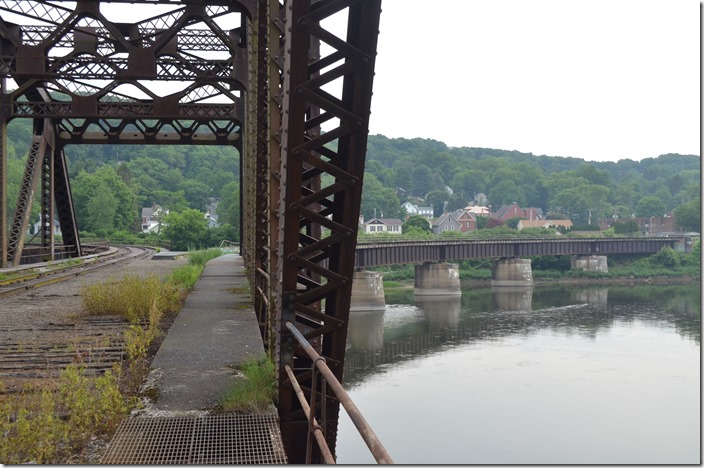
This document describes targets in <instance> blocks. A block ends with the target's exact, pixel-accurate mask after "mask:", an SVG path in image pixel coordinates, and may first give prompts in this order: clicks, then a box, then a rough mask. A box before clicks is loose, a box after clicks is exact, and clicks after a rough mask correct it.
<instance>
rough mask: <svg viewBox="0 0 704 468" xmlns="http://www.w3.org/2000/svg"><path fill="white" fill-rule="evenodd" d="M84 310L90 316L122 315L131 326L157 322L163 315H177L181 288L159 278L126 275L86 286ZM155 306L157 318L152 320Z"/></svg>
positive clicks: (83, 293)
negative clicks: (172, 313)
mask: <svg viewBox="0 0 704 468" xmlns="http://www.w3.org/2000/svg"><path fill="white" fill-rule="evenodd" d="M81 297H82V298H83V309H84V310H85V311H86V312H87V313H88V314H89V315H121V316H123V317H125V318H126V319H127V320H129V321H130V322H132V323H138V322H142V321H147V320H150V321H156V322H158V321H159V319H160V318H161V314H162V313H166V312H175V311H177V310H178V307H179V306H180V303H181V296H180V293H179V290H178V288H177V287H176V286H175V285H173V284H172V283H170V282H164V281H162V280H161V279H159V277H158V276H156V275H150V276H147V277H142V276H139V275H130V274H126V275H124V276H123V277H122V278H121V279H119V280H117V281H114V282H110V283H102V284H93V285H88V286H84V287H83V289H82V290H81ZM154 305H156V308H157V310H158V311H159V312H160V313H158V314H157V315H158V317H153V316H152V315H154V310H153V307H154Z"/></svg>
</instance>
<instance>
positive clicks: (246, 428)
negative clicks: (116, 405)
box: [102, 414, 286, 465]
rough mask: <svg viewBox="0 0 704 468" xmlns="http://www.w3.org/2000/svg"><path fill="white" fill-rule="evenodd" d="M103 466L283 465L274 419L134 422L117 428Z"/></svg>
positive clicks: (212, 417)
mask: <svg viewBox="0 0 704 468" xmlns="http://www.w3.org/2000/svg"><path fill="white" fill-rule="evenodd" d="M102 463H104V464H120V465H164V464H169V465H192V464H196V465H209V464H228V465H233V464H246V465H254V464H279V465H280V464H286V455H285V454H284V449H283V444H282V442H281V435H280V432H279V427H278V420H277V416H276V415H275V414H221V415H207V416H191V417H136V418H128V419H126V420H124V421H123V422H122V424H120V427H118V429H117V432H116V434H115V436H114V437H113V439H112V442H111V444H110V447H109V448H108V451H107V453H106V454H105V456H104V457H103V460H102Z"/></svg>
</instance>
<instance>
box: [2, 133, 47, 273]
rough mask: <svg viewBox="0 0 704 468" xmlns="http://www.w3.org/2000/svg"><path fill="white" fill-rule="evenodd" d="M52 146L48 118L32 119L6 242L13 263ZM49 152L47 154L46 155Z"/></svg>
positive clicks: (16, 262) (21, 245) (19, 251)
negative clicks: (25, 155) (22, 170)
mask: <svg viewBox="0 0 704 468" xmlns="http://www.w3.org/2000/svg"><path fill="white" fill-rule="evenodd" d="M53 147H54V128H53V125H52V123H51V120H50V119H34V135H33V137H32V145H31V147H30V150H29V155H28V156H27V163H26V165H25V170H24V177H23V178H22V185H21V186H20V193H19V195H18V196H17V208H16V209H15V214H14V216H13V218H12V225H11V226H10V235H9V242H8V255H9V257H10V259H11V261H12V263H13V264H14V265H19V264H20V259H21V258H22V249H23V248H24V236H25V234H26V232H27V227H28V226H29V218H30V215H31V212H32V202H33V200H34V194H35V192H36V190H37V185H39V179H40V178H41V173H42V167H43V166H44V158H47V157H51V156H50V154H51V153H50V152H51V151H53ZM47 153H49V156H47Z"/></svg>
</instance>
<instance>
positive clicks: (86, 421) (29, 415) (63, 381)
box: [0, 365, 135, 464]
mask: <svg viewBox="0 0 704 468" xmlns="http://www.w3.org/2000/svg"><path fill="white" fill-rule="evenodd" d="M134 403H135V401H134V400H132V399H128V398H124V397H123V396H122V395H121V394H120V391H119V385H118V379H117V376H116V374H114V373H113V372H110V371H108V372H106V373H105V374H103V375H102V376H99V377H87V376H86V375H85V369H84V368H83V367H81V366H76V365H73V366H69V367H67V368H66V369H65V370H64V371H63V372H62V373H61V376H60V378H59V381H58V383H56V384H55V385H53V386H51V385H49V384H48V383H47V384H45V387H44V388H41V389H39V390H37V389H33V388H30V387H27V388H25V389H24V391H22V392H21V393H20V394H19V395H15V396H14V397H13V398H12V399H8V400H7V401H5V402H3V403H2V404H1V405H0V433H1V434H2V435H3V437H0V460H2V462H3V463H6V464H20V463H37V464H39V463H41V464H59V463H66V460H67V459H69V457H70V456H71V455H72V453H73V451H74V450H75V449H76V448H78V447H81V446H83V445H84V444H85V443H86V442H87V441H88V440H89V439H90V438H91V437H94V436H96V435H102V434H109V433H112V432H113V431H114V430H115V429H116V428H117V425H118V424H119V422H120V421H121V420H122V419H123V418H124V417H125V416H126V415H127V413H128V412H129V410H130V408H131V407H132V406H133V405H134ZM60 415H64V416H63V417H60Z"/></svg>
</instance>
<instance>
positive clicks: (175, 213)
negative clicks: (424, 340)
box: [7, 119, 701, 246]
mask: <svg viewBox="0 0 704 468" xmlns="http://www.w3.org/2000/svg"><path fill="white" fill-rule="evenodd" d="M31 134H32V123H31V121H30V120H28V119H17V120H14V121H11V122H10V123H9V124H8V126H7V143H8V145H7V149H8V151H7V153H8V170H7V184H8V206H9V207H11V208H12V207H14V206H15V203H16V197H17V194H18V192H19V187H20V185H21V181H22V176H23V172H24V167H25V161H26V158H27V153H28V149H29V144H30V142H31ZM65 153H66V156H67V160H68V170H69V177H70V181H71V189H72V194H73V200H74V208H75V212H76V217H77V221H78V226H79V230H80V231H81V233H82V235H84V236H98V237H106V236H112V235H124V234H130V233H131V234H136V233H139V232H140V231H141V220H140V211H141V208H142V207H149V206H152V205H154V204H158V205H160V206H162V207H164V208H166V209H168V210H169V211H170V213H171V216H172V219H171V223H165V224H170V225H171V226H172V228H171V232H169V229H167V230H166V232H165V233H164V235H165V236H170V237H172V238H173V239H174V240H175V241H178V242H186V243H188V244H189V245H194V246H196V245H197V246H208V245H213V244H216V243H219V242H220V240H222V239H228V240H233V241H237V240H239V224H240V206H239V180H240V179H239V177H240V175H239V172H240V155H239V154H238V153H237V151H236V149H235V148H233V147H217V146H199V145H170V146H168V145H164V146H154V145H150V146H146V145H145V146H133V145H130V146H126V145H70V146H67V147H66V148H65ZM700 174H701V171H700V158H699V156H695V155H679V154H665V155H660V156H658V157H654V158H645V159H643V160H641V161H639V162H636V161H632V160H627V159H624V160H620V161H618V162H587V161H584V160H582V159H578V158H572V157H559V156H535V155H533V154H531V153H521V152H517V151H508V150H498V149H488V148H468V147H462V148H454V147H448V146H447V145H445V144H444V143H442V142H439V141H435V140H429V139H423V138H413V139H406V138H387V137H385V136H383V135H370V136H369V140H368V146H367V158H366V167H365V175H364V189H363V195H362V205H361V211H362V214H363V215H364V217H365V219H369V218H371V217H373V216H375V215H376V216H379V217H380V216H383V217H386V218H403V217H404V216H405V211H404V210H403V208H402V206H401V205H402V203H404V202H405V201H407V200H412V201H419V202H422V203H424V204H425V206H433V207H434V208H435V210H436V211H442V209H443V208H446V209H447V210H454V209H457V208H462V207H465V206H467V205H468V204H469V203H470V201H471V200H472V199H473V198H474V196H475V195H476V194H478V193H484V194H486V196H487V198H488V204H490V205H491V206H492V209H493V210H496V209H498V208H499V207H500V206H501V205H504V204H510V203H513V202H516V203H518V204H519V205H521V206H522V207H528V206H532V207H539V208H542V210H543V212H544V213H547V214H548V215H550V216H553V217H566V218H570V219H571V220H572V222H573V223H574V224H576V225H579V224H588V222H589V221H590V220H591V221H592V223H596V220H597V219H598V218H603V217H609V218H612V217H616V218H618V219H624V220H625V219H627V218H629V217H632V216H662V215H663V214H664V213H666V212H669V211H672V210H675V211H676V215H677V219H678V222H679V223H680V224H681V225H682V227H685V228H687V229H690V230H697V231H698V230H699V225H700V219H701V215H700V196H699V193H700ZM327 182H329V181H326V180H325V179H324V180H323V184H325V183H327ZM448 189H449V190H448ZM211 201H217V202H218V205H217V214H218V216H219V222H220V224H221V227H220V228H217V229H215V230H213V229H210V230H208V229H207V225H206V223H205V219H204V218H203V213H204V211H205V209H206V207H207V206H208V205H209V203H211ZM38 210H39V203H34V206H33V212H34V213H33V216H32V220H35V219H38V217H39V213H38ZM196 212H197V213H199V214H196ZM9 215H10V216H11V213H10V214H9ZM8 221H9V220H8ZM165 221H166V220H165ZM191 223H195V224H197V226H195V227H194V226H191V225H190V224H191ZM184 239H185V240H184Z"/></svg>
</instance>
